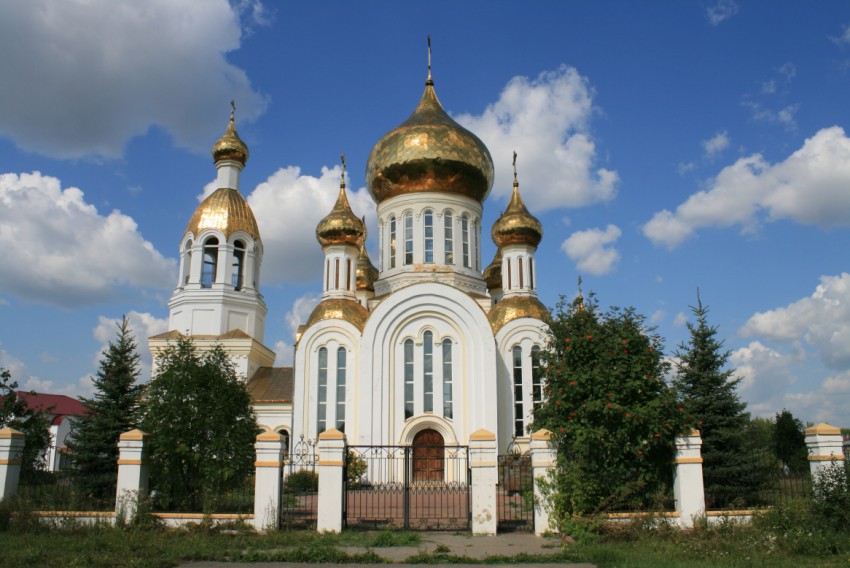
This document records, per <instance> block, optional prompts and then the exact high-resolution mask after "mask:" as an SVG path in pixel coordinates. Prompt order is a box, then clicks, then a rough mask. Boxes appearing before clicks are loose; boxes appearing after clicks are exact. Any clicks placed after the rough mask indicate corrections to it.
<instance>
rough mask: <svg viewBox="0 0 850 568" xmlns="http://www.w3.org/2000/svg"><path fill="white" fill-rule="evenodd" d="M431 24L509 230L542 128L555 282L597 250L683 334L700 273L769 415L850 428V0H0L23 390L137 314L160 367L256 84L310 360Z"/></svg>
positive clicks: (569, 277)
mask: <svg viewBox="0 0 850 568" xmlns="http://www.w3.org/2000/svg"><path fill="white" fill-rule="evenodd" d="M428 34H431V36H432V41H433V74H434V79H435V82H436V90H437V94H438V96H439V97H440V99H441V101H442V103H443V105H444V107H445V108H446V110H447V111H448V112H449V113H450V114H452V115H453V116H454V117H455V118H456V119H457V120H458V121H460V122H461V123H463V124H464V125H466V126H467V127H468V128H470V129H472V130H473V131H474V132H476V133H477V134H478V135H479V137H481V138H482V139H483V140H484V142H485V143H486V144H487V145H488V147H489V148H490V151H491V153H492V154H493V158H494V161H495V165H496V182H495V186H494V188H493V191H492V193H491V195H490V198H489V199H488V201H487V202H486V203H485V227H486V228H488V229H489V226H490V224H491V223H492V221H493V220H495V218H496V217H497V216H498V214H499V211H500V209H501V208H503V207H504V206H505V204H506V202H507V197H508V196H509V192H510V185H511V180H510V162H511V152H512V151H513V150H516V151H517V153H518V154H519V159H518V169H519V179H520V185H521V191H522V194H523V197H524V199H525V202H526V204H527V205H528V206H529V208H530V209H531V210H532V211H533V212H534V213H535V214H536V215H537V216H538V217H539V218H540V220H541V222H542V223H543V226H544V231H545V234H544V239H543V242H542V243H541V245H540V248H539V250H538V270H539V274H538V281H539V282H538V284H539V286H540V294H541V299H542V300H543V302H544V303H546V304H547V305H553V304H554V303H555V302H556V301H557V299H558V297H559V295H560V294H566V295H567V296H570V297H571V296H572V295H574V294H575V292H576V285H575V282H576V278H577V276H578V275H579V274H581V276H582V278H583V280H584V290H585V292H588V291H593V292H595V293H596V294H597V296H598V299H599V301H600V303H601V304H602V306H610V305H620V306H634V307H635V308H637V310H638V311H639V312H641V313H643V314H645V315H646V316H647V318H648V319H649V320H651V321H652V322H653V323H654V324H656V325H657V326H658V331H659V332H660V333H661V335H662V336H664V337H665V338H666V341H667V351H668V352H670V353H672V352H673V351H674V348H675V347H676V345H677V344H679V343H680V342H681V341H683V340H685V339H686V338H687V331H686V329H685V327H684V325H683V322H684V320H685V319H686V318H687V317H688V316H689V315H690V311H689V306H690V305H693V304H694V303H695V301H696V290H697V287H699V289H700V293H701V297H702V300H703V302H704V303H705V304H708V305H709V307H710V309H711V311H710V321H711V323H712V324H714V325H717V326H718V327H719V334H720V336H721V337H722V338H724V339H725V341H726V346H727V347H728V348H729V349H730V350H731V351H732V356H731V363H732V365H734V366H735V367H736V369H737V374H738V375H739V376H740V377H742V382H741V385H740V390H739V392H740V393H741V396H742V397H743V398H744V400H746V401H747V402H748V404H749V409H750V411H751V412H753V414H756V415H764V416H770V415H772V414H773V413H775V412H776V411H778V410H781V409H782V408H785V407H787V408H789V409H791V410H792V411H793V412H794V413H795V415H797V416H799V417H800V418H802V419H803V420H807V421H813V422H820V421H828V422H830V423H833V424H835V425H839V426H850V255H848V253H847V251H848V250H850V231H848V228H849V227H850V134H848V132H846V131H845V129H850V104H848V102H847V101H850V4H848V3H846V2H837V1H834V2H828V1H827V2H818V3H816V4H811V3H807V2H791V1H789V2H773V1H753V2H743V1H741V2H737V1H733V0H721V1H717V0H710V1H709V0H705V1H701V2H673V1H669V2H647V3H644V2H640V3H638V2H630V1H629V2H626V1H624V2H594V3H567V2H533V3H521V2H495V1H494V2H428V3H416V4H415V5H414V3H401V2H388V1H381V2H323V3H312V2H311V3H307V2H304V3H293V2H279V3H278V2H265V3H261V2H259V1H257V0H241V1H233V2H230V3H228V2H226V1H224V0H179V1H178V0H159V1H149V2H138V1H124V0H88V1H85V2H83V1H76V0H66V1H63V2H57V1H49V0H31V1H29V2H6V3H3V4H2V5H0V50H2V53H3V54H4V57H3V58H0V75H2V77H4V79H3V81H2V83H0V108H2V109H3V110H2V112H0V266H2V268H1V269H0V322H2V323H0V366H3V367H6V368H9V369H10V370H12V372H13V376H14V378H15V379H17V380H18V381H19V382H20V383H21V385H22V386H25V387H26V388H33V389H36V390H40V391H49V392H62V393H69V394H86V393H87V392H89V389H90V380H89V377H90V376H91V374H92V373H93V372H94V371H95V370H96V368H97V360H98V357H99V353H100V350H101V349H102V347H103V345H104V344H105V343H106V341H107V340H108V339H110V338H111V337H113V336H114V330H115V327H114V323H113V322H114V320H116V319H118V318H120V317H121V315H122V314H128V315H129V316H130V318H131V322H132V326H133V328H134V330H135V332H136V333H137V335H138V337H139V341H140V344H141V345H142V348H143V349H142V353H143V359H144V363H145V365H146V367H147V366H148V365H149V363H150V361H149V354H148V353H147V350H146V341H145V337H147V336H148V335H152V334H155V333H159V332H161V331H164V330H165V320H166V318H167V306H166V303H167V300H168V297H169V295H170V294H171V291H172V289H173V287H174V286H175V284H176V279H177V265H176V260H175V259H176V256H177V246H178V243H179V241H180V238H181V236H182V233H183V231H184V230H185V227H186V223H187V221H188V219H189V217H190V216H191V214H192V212H193V211H194V209H195V208H196V207H197V205H198V203H199V199H200V198H201V196H203V195H204V193H205V192H208V191H210V190H211V189H212V188H211V186H210V185H209V184H210V183H211V182H212V181H213V180H214V179H215V169H214V167H213V164H212V159H211V157H210V154H209V149H210V147H211V146H212V144H213V143H214V142H215V141H216V140H217V139H218V137H219V136H220V135H221V134H222V133H223V132H224V128H225V126H226V122H227V117H228V113H229V111H230V107H229V101H230V100H231V99H232V98H235V99H236V103H237V125H238V129H239V133H240V135H241V136H242V138H243V139H244V140H245V141H246V142H247V144H248V146H249V148H250V152H251V155H250V158H249V160H248V164H247V167H246V169H245V171H244V173H243V176H242V182H241V183H242V188H241V189H242V193H243V195H245V196H246V198H247V199H248V201H249V203H250V204H251V205H252V207H253V208H254V210H255V214H256V215H257V219H258V223H259V226H260V231H261V234H262V238H263V241H264V244H265V258H264V264H263V276H262V278H263V288H262V291H263V293H264V295H265V298H266V302H267V304H268V307H269V315H268V317H267V320H266V343H267V344H268V345H269V346H270V347H272V348H273V349H275V351H276V352H277V353H278V363H279V364H286V363H288V362H289V361H291V344H292V341H293V332H294V330H295V328H296V327H297V325H298V323H300V322H302V321H303V320H304V319H305V318H306V316H307V315H308V314H309V311H310V309H311V307H312V305H314V303H315V302H316V301H317V298H318V293H319V292H320V291H321V283H320V279H319V275H320V273H321V259H322V252H321V249H320V247H319V245H318V243H316V241H315V233H314V231H315V226H316V223H317V222H318V220H319V219H320V218H321V217H322V216H324V215H325V214H326V213H327V211H329V210H330V208H331V206H332V204H333V201H334V199H335V196H336V190H337V189H336V188H337V187H338V183H339V169H338V168H339V166H338V163H339V155H340V153H342V152H345V153H346V156H347V163H348V165H349V170H350V175H351V178H350V181H349V188H350V189H352V194H351V202H352V207H353V208H354V210H355V212H357V213H358V214H365V215H366V216H367V221H368V222H369V224H370V228H371V229H372V231H371V233H372V236H374V234H375V233H376V232H377V231H376V230H375V224H374V220H375V212H374V204H373V203H372V202H371V199H370V198H369V196H368V193H367V192H366V191H365V188H364V171H365V166H366V158H367V156H368V154H369V151H370V150H371V148H372V146H373V144H374V143H375V142H376V141H377V140H378V139H379V138H380V137H381V136H382V135H383V134H384V133H386V132H387V131H388V130H390V129H392V128H393V127H395V126H396V125H397V124H398V123H400V122H401V121H402V120H404V119H405V118H406V117H407V116H408V114H409V113H410V112H411V111H412V110H413V108H414V107H415V105H416V103H417V102H418V100H419V97H420V95H421V92H422V89H423V87H424V79H425V75H426V43H425V38H426V36H427V35H428ZM484 241H485V243H486V246H485V249H484V257H485V260H486V261H487V262H489V260H490V258H492V254H493V253H494V251H495V246H494V245H493V244H492V243H491V242H490V240H489V238H488V237H486V236H485V238H484ZM368 246H369V248H370V250H371V251H372V253H373V254H372V257H373V259H375V258H377V255H376V254H375V243H374V240H373V239H372V238H370V242H369V245H368Z"/></svg>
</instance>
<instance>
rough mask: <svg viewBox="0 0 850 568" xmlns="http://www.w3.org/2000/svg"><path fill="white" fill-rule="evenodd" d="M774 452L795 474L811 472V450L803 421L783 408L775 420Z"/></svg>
mask: <svg viewBox="0 0 850 568" xmlns="http://www.w3.org/2000/svg"><path fill="white" fill-rule="evenodd" d="M772 442H773V451H774V452H776V457H777V458H778V459H779V460H780V461H781V462H782V464H783V465H786V466H788V469H789V470H790V471H791V472H792V473H795V474H801V473H806V472H807V471H809V460H808V456H809V450H808V448H807V447H806V429H805V426H803V423H802V421H800V420H799V419H798V418H795V417H794V415H793V414H791V411H790V410H788V409H785V408H783V409H782V411H781V412H777V413H776V417H775V418H774V419H773V440H772Z"/></svg>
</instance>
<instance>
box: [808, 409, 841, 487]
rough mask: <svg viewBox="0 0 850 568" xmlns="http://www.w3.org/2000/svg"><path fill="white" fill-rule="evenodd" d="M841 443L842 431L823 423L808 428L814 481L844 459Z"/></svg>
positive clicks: (810, 464)
mask: <svg viewBox="0 0 850 568" xmlns="http://www.w3.org/2000/svg"><path fill="white" fill-rule="evenodd" d="M841 442H842V440H841V430H839V429H838V428H836V427H835V426H830V425H829V424H826V423H823V422H821V423H820V424H818V425H817V426H811V427H810V428H806V446H808V447H809V467H810V468H811V471H812V479H814V478H815V477H816V476H817V475H818V474H819V473H820V472H821V470H823V469H824V468H825V467H828V466H829V465H830V464H831V463H832V462H833V461H839V460H843V459H844V450H843V448H842V446H841Z"/></svg>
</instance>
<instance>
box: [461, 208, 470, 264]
mask: <svg viewBox="0 0 850 568" xmlns="http://www.w3.org/2000/svg"><path fill="white" fill-rule="evenodd" d="M460 238H461V243H462V246H463V266H464V267H465V268H470V264H469V218H468V217H467V216H466V215H464V216H463V217H461V218H460Z"/></svg>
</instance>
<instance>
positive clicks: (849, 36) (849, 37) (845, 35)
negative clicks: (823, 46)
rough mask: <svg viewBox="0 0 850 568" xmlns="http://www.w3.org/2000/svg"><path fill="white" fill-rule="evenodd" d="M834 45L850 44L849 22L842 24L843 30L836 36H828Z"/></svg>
mask: <svg viewBox="0 0 850 568" xmlns="http://www.w3.org/2000/svg"><path fill="white" fill-rule="evenodd" d="M829 39H831V40H832V41H833V43H835V44H836V45H842V44H843V45H850V24H847V25H846V26H844V31H842V33H841V35H840V36H838V37H830V38H829Z"/></svg>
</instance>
